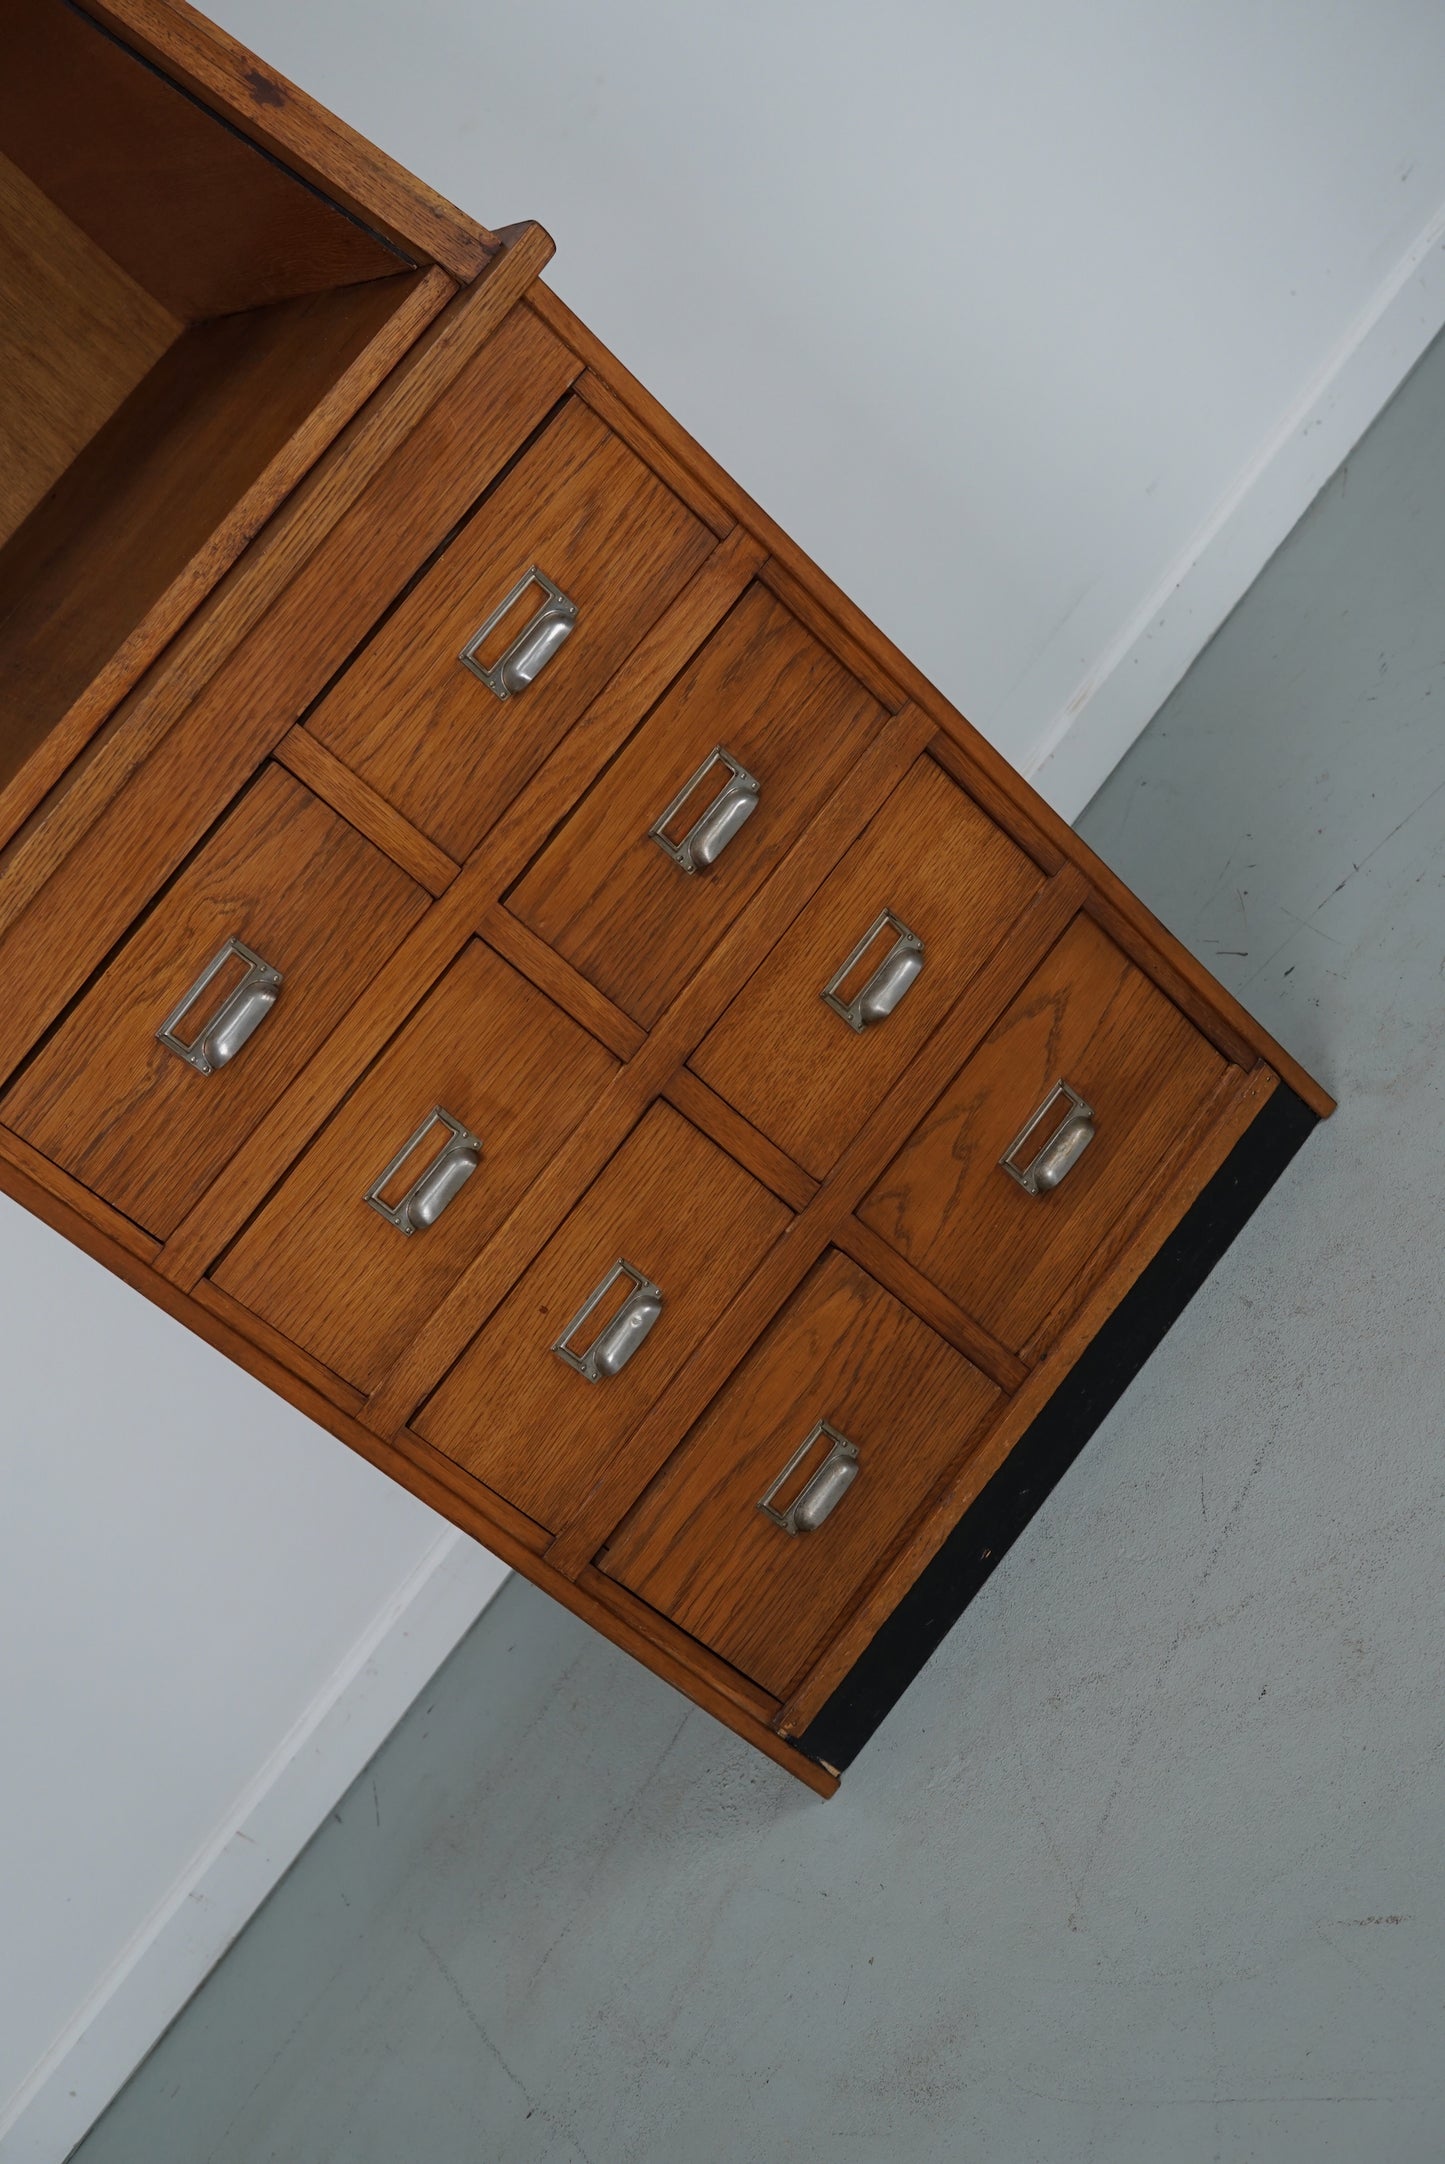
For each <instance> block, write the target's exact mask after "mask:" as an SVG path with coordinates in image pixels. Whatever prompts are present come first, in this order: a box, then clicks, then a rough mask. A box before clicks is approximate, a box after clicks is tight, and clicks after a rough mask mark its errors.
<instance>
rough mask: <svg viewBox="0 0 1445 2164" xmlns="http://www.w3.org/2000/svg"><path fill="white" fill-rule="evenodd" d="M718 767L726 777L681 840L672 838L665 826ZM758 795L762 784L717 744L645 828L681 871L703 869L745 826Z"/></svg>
mask: <svg viewBox="0 0 1445 2164" xmlns="http://www.w3.org/2000/svg"><path fill="white" fill-rule="evenodd" d="M718 766H724V767H726V768H727V771H728V778H727V780H726V781H725V782H724V784H723V786H722V788H721V789H720V790H719V791H718V794H717V795H716V796H715V797H714V798H713V800H712V802H711V803H710V804H709V805H708V807H707V809H706V810H705V811H704V812H702V813H701V814H700V815H699V817H698V818H697V819H695V820H694V821H693V823H692V825H691V826H690V827H689V828H688V830H687V832H686V833H685V834H684V835H683V836H682V838H681V840H680V841H675V840H674V839H673V838H672V837H671V835H669V833H668V831H667V830H668V828H669V827H670V826H671V825H672V822H673V820H674V819H675V818H676V817H677V815H678V813H679V812H680V811H681V810H682V808H683V806H684V804H686V802H687V800H688V798H689V797H690V796H691V795H692V793H693V791H694V789H696V788H698V787H699V785H700V784H701V783H702V782H704V781H706V780H707V778H708V776H709V775H710V774H711V773H712V772H713V770H714V768H715V767H718ZM761 795H762V783H761V782H760V781H758V780H757V779H756V778H755V776H753V775H752V774H750V773H749V772H748V770H747V768H746V767H745V766H744V765H743V764H742V762H741V760H739V759H735V758H734V757H733V755H732V753H731V752H730V751H727V750H725V749H724V747H723V746H722V745H721V744H719V745H718V746H717V747H716V748H715V749H714V750H712V751H710V752H709V753H708V755H707V757H706V758H705V759H704V760H703V762H702V765H701V766H700V767H699V768H698V770H697V772H696V773H695V774H694V775H693V777H692V780H691V781H690V782H688V783H687V785H686V786H685V787H684V788H682V789H679V790H678V792H677V795H676V796H675V797H674V798H673V800H672V802H671V803H670V804H669V805H668V807H667V810H666V811H665V812H663V814H662V816H661V817H660V818H658V819H654V820H653V822H652V825H651V826H650V827H649V828H648V830H647V831H648V833H649V834H650V835H651V837H652V839H653V840H654V841H655V842H656V843H657V845H658V847H659V848H660V849H665V850H666V851H667V854H668V855H669V856H670V857H671V858H672V861H673V863H674V864H678V865H681V867H682V869H683V870H684V871H685V872H701V871H706V870H707V868H708V866H709V865H710V864H716V862H717V860H718V858H719V857H720V856H721V855H722V853H723V851H724V849H726V848H727V845H728V843H729V842H730V841H731V840H732V838H733V836H734V835H735V834H736V833H737V831H738V829H739V828H740V827H744V826H746V825H747V823H748V821H749V819H751V818H752V816H753V813H754V812H755V811H756V810H757V808H758V799H759V797H760V796H761Z"/></svg>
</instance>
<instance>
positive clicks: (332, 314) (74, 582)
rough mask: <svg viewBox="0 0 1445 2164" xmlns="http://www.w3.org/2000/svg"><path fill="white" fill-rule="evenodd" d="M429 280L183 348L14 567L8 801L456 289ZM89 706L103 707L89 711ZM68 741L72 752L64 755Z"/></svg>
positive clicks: (58, 760)
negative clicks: (25, 773) (11, 788)
mask: <svg viewBox="0 0 1445 2164" xmlns="http://www.w3.org/2000/svg"><path fill="white" fill-rule="evenodd" d="M440 277H441V274H440V273H439V272H432V273H429V274H427V275H426V276H422V275H421V274H411V275H409V276H407V277H404V278H400V279H396V280H390V279H388V280H385V281H383V282H379V283H377V284H373V285H362V286H352V287H348V288H347V289H346V290H345V291H344V292H342V293H321V294H317V295H314V296H312V297H310V298H308V299H305V300H299V301H286V302H282V303H279V304H278V305H277V306H276V307H274V308H266V309H257V310H252V311H249V312H248V313H245V314H242V315H234V316H226V317H223V318H221V319H220V320H218V321H217V322H214V323H205V324H199V325H196V326H194V327H193V328H192V329H190V330H188V331H186V332H184V333H183V335H182V336H181V337H180V338H178V339H177V340H176V342H175V343H174V344H173V345H172V346H171V347H170V348H169V349H168V350H167V352H166V353H165V354H164V355H163V356H162V357H161V359H160V360H159V361H158V362H157V363H156V365H155V367H154V368H152V370H151V371H150V373H149V375H147V376H146V377H145V378H144V380H143V381H142V382H141V383H140V384H139V385H138V386H137V388H136V389H135V390H134V391H133V392H132V393H131V395H130V397H129V398H127V399H126V401H125V402H124V404H123V405H121V406H120V407H119V408H118V410H117V411H116V412H115V414H114V415H113V416H112V417H111V419H110V420H109V421H108V422H106V424H105V425H104V426H103V427H102V428H101V429H100V430H99V432H98V433H97V434H96V435H95V436H94V437H93V438H92V439H91V441H90V442H89V443H88V444H87V445H86V446H85V448H84V449H83V450H82V451H81V453H80V454H79V456H78V457H77V458H76V459H75V461H74V462H73V463H72V464H71V466H70V467H69V468H68V469H67V471H66V472H65V474H64V475H63V476H62V477H61V479H60V480H59V481H58V482H57V484H56V486H55V487H54V488H53V489H52V490H51V492H50V493H49V495H47V496H46V498H45V499H44V501H43V502H42V503H41V504H40V505H38V506H37V508H36V509H35V510H34V511H33V512H32V513H31V515H30V517H29V518H28V519H27V520H26V521H25V523H24V525H23V526H21V527H20V528H19V529H18V530H17V531H16V532H15V533H14V534H13V535H12V536H11V539H10V541H9V543H8V544H7V546H6V547H5V549H4V550H3V551H0V701H3V707H0V712H3V722H0V787H3V786H4V785H5V784H6V783H8V782H10V781H12V780H14V779H16V778H17V777H18V776H19V775H20V773H21V771H22V769H23V768H24V766H25V765H26V762H27V761H28V760H30V759H31V758H32V757H35V756H36V755H37V754H39V755H40V758H39V766H38V770H37V774H36V776H35V777H33V778H29V786H30V788H31V790H32V791H33V790H34V789H35V788H37V787H39V786H40V785H41V784H46V785H48V782H49V781H50V780H53V779H54V778H55V777H56V776H57V775H58V773H59V772H60V770H61V768H62V766H63V765H64V763H65V761H66V760H68V759H69V758H70V757H71V756H73V755H74V753H75V752H76V751H77V750H78V749H80V747H81V744H82V743H83V741H84V734H85V729H86V725H87V724H86V717H91V716H94V715H95V713H96V702H97V696H98V695H99V693H100V691H101V687H102V686H103V685H104V684H105V683H107V682H108V683H111V684H114V683H115V682H116V681H117V677H118V675H119V676H120V677H123V676H124V675H125V673H126V671H127V670H128V669H129V668H130V666H131V660H130V658H129V656H128V653H127V649H128V648H129V647H130V646H131V644H132V642H138V643H139V646H140V647H141V649H142V650H147V651H149V650H154V648H155V647H156V646H157V645H158V644H159V643H161V642H163V640H164V639H165V637H166V636H168V635H169V633H170V632H172V631H174V630H175V628H176V627H177V625H178V624H179V623H180V622H181V621H182V620H183V619H184V617H185V616H186V615H188V614H189V613H190V611H191V609H192V608H193V607H194V606H195V604H196V602H197V601H198V600H199V599H200V597H201V596H202V595H203V594H204V593H206V592H208V591H209V589H210V588H211V586H212V585H214V583H215V581H216V579H217V578H218V577H219V576H220V574H221V572H222V571H223V570H224V569H225V568H226V567H227V565H229V564H230V563H231V562H233V561H234V559H235V558H236V556H237V555H239V553H240V551H241V549H242V548H243V547H244V546H245V544H246V542H247V541H248V540H249V539H250V538H251V536H252V534H254V533H255V532H256V531H257V529H258V528H259V527H260V526H261V525H262V523H263V522H264V520H265V519H266V518H267V517H268V516H269V515H270V513H271V512H272V511H273V510H274V509H275V507H276V505H277V503H278V502H279V501H280V500H281V498H282V497H283V496H284V495H285V494H286V492H287V491H288V489H290V488H291V487H293V486H294V484H295V483H296V481H297V480H299V479H300V477H301V475H302V474H303V473H304V472H305V471H306V470H307V468H308V467H309V466H310V465H311V464H312V463H313V462H314V460H315V459H316V458H317V457H318V455H319V454H320V452H321V451H322V450H323V449H324V447H325V446H326V444H327V443H329V442H330V440H331V438H332V437H333V436H334V435H335V433H336V431H337V429H338V428H339V427H340V426H341V424H342V422H343V421H344V420H346V419H348V418H349V416H350V415H351V414H352V413H353V412H354V411H355V409H356V407H357V406H358V405H359V404H360V403H361V401H362V399H363V398H365V397H366V395H367V394H368V392H370V391H371V390H372V389H373V388H374V386H375V384H376V383H377V382H378V381H379V380H380V378H381V377H382V376H383V375H384V374H385V373H386V370H387V368H389V367H390V366H391V364H392V362H393V361H394V360H395V359H396V358H397V355H398V354H399V353H400V352H402V351H404V350H405V348H406V346H408V345H409V344H410V343H411V341H412V339H413V338H415V336H416V334H417V332H418V331H419V330H420V329H421V327H422V325H423V324H424V323H426V322H428V321H429V320H430V318H431V317H432V316H433V315H435V313H436V311H437V309H438V308H439V307H440V306H441V304H442V302H443V301H444V300H445V299H446V298H447V296H448V294H449V293H450V292H451V291H452V290H453V288H452V286H451V284H450V281H446V282H445V284H444V285H441V286H439V285H438V284H437V283H436V281H437V280H439V279H440ZM87 694H89V697H87ZM52 733H53V736H54V741H53V742H48V743H47V741H46V740H47V737H49V736H51V735H52Z"/></svg>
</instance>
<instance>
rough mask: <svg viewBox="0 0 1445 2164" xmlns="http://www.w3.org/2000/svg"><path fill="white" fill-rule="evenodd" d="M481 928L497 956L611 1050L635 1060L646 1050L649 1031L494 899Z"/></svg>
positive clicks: (620, 1055)
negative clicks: (640, 1052) (634, 1056)
mask: <svg viewBox="0 0 1445 2164" xmlns="http://www.w3.org/2000/svg"><path fill="white" fill-rule="evenodd" d="M477 929H478V931H479V932H481V934H482V935H483V937H484V938H485V939H486V941H487V942H488V944H489V945H490V946H493V947H495V948H496V950H497V952H498V954H501V955H505V956H506V958H507V960H508V961H509V962H510V963H511V964H512V967H513V968H514V969H519V970H520V971H521V972H522V975H523V976H524V977H530V978H531V980H532V982H533V984H535V985H537V986H538V987H539V989H540V990H542V991H544V992H545V993H546V994H547V997H548V998H549V999H555V1000H556V1002H557V1005H558V1006H559V1007H561V1008H562V1009H563V1011H564V1013H567V1014H570V1015H571V1016H572V1018H573V1020H574V1021H577V1022H580V1023H581V1024H582V1027H583V1028H584V1029H586V1030H590V1031H591V1033H592V1035H593V1036H594V1037H596V1038H597V1039H598V1040H599V1041H600V1042H601V1043H602V1044H605V1045H606V1046H607V1049H608V1050H609V1051H610V1052H615V1053H616V1054H617V1057H618V1058H619V1059H631V1058H632V1056H633V1054H634V1053H636V1052H639V1051H640V1050H641V1049H642V1045H643V1042H644V1040H645V1038H646V1035H647V1032H646V1031H645V1030H642V1029H639V1028H638V1026H637V1024H636V1023H635V1022H634V1021H632V1020H631V1018H630V1017H629V1016H627V1015H625V1014H624V1013H623V1012H622V1009H621V1008H620V1007H614V1006H613V1004H612V1001H611V1000H610V999H608V998H606V997H605V996H604V994H603V993H601V992H599V991H598V989H597V987H596V985H594V984H589V983H588V982H587V979H586V978H585V977H583V976H580V975H579V974H578V972H577V971H576V970H575V969H574V968H573V967H572V964H571V963H570V962H564V961H563V959H562V957H561V955H560V954H558V953H557V952H556V950H555V949H554V948H552V947H549V946H548V945H547V943H546V941H545V940H541V939H539V938H538V937H537V935H536V933H535V932H529V931H528V929H527V927H526V925H525V924H519V923H518V922H517V919H516V918H515V917H514V916H512V915H511V914H510V912H509V911H507V910H505V909H503V907H502V905H501V903H500V902H493V904H492V906H491V908H490V909H488V910H487V912H486V914H485V915H484V916H483V918H482V920H481V922H480V924H479V925H478V926H477Z"/></svg>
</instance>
